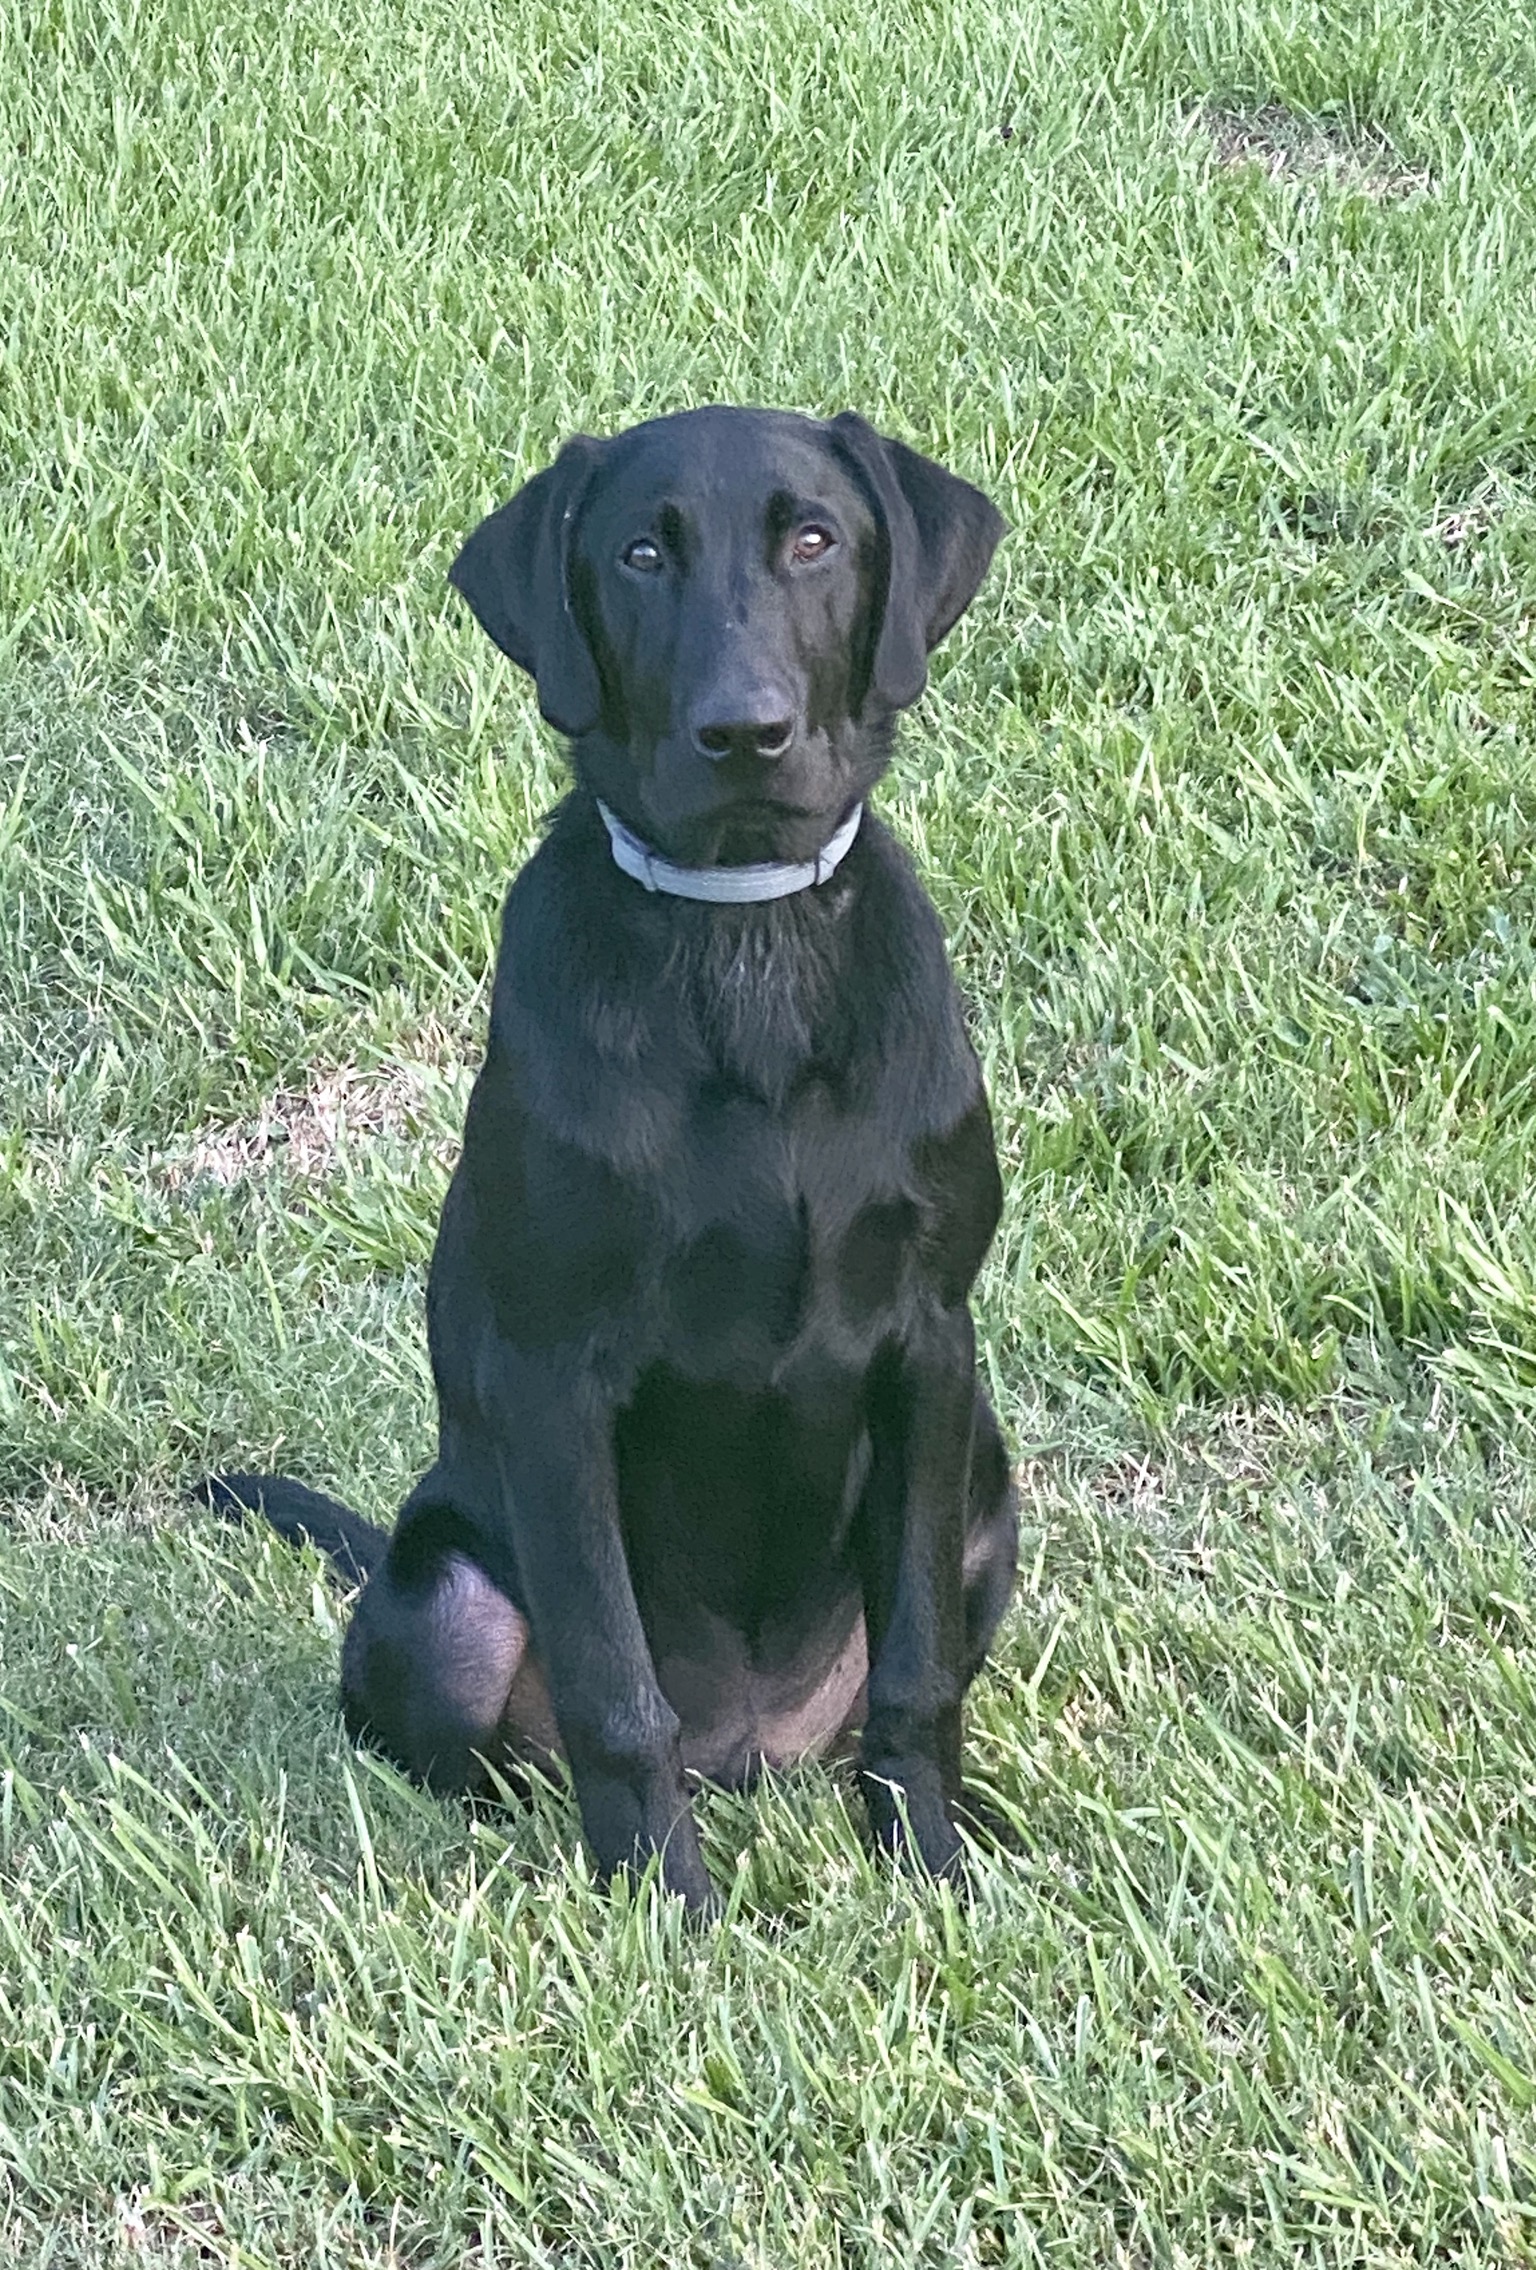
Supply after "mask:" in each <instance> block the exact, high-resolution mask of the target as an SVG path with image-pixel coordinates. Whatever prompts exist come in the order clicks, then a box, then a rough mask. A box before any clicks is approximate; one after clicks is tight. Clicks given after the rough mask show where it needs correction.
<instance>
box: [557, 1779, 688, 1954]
mask: <svg viewBox="0 0 1536 2270" xmlns="http://www.w3.org/2000/svg"><path fill="white" fill-rule="evenodd" d="M577 1793H578V1796H579V1798H580V1802H581V1818H582V1826H583V1827H584V1828H585V1830H586V1832H587V1842H588V1843H589V1844H590V1845H591V1847H592V1850H593V1853H594V1855H595V1857H596V1860H597V1864H598V1867H599V1868H600V1869H601V1870H602V1873H603V1875H604V1876H605V1877H606V1878H608V1879H609V1880H610V1881H611V1880H612V1879H613V1878H614V1877H617V1876H631V1877H633V1876H638V1875H639V1874H640V1873H641V1871H642V1870H643V1869H645V1868H646V1867H648V1866H649V1864H650V1863H651V1861H653V1860H655V1861H657V1862H658V1863H659V1866H658V1874H659V1876H660V1879H661V1885H662V1889H663V1890H664V1891H668V1892H673V1893H675V1894H676V1896H677V1897H678V1898H679V1899H680V1900H681V1901H682V1902H683V1905H684V1906H685V1907H686V1908H687V1910H688V1912H689V1914H690V1915H692V1916H696V1917H698V1918H699V1919H700V1920H704V1919H707V1918H708V1917H709V1916H711V1915H713V1914H714V1913H715V1912H716V1911H717V1909H718V1907H719V1899H718V1895H717V1894H716V1891H715V1887H714V1883H713V1880H712V1879H711V1877H710V1873H709V1870H708V1869H707V1868H706V1867H705V1865H704V1855H703V1853H702V1851H701V1850H700V1848H699V1832H698V1827H697V1824H696V1823H695V1821H694V1818H693V1808H692V1806H691V1805H690V1804H689V1802H688V1797H687V1793H686V1791H684V1790H682V1789H681V1788H680V1787H679V1788H677V1789H675V1790H674V1789H672V1788H670V1787H668V1788H667V1789H665V1790H659V1789H657V1790H648V1791H646V1790H640V1791H637V1790H636V1789H635V1787H634V1785H633V1783H632V1782H630V1781H628V1780H626V1779H624V1778H622V1777H620V1776H617V1775H614V1776H608V1775H604V1776H600V1777H599V1776H594V1775H592V1774H591V1773H588V1774H587V1775H586V1777H585V1779H584V1784H583V1783H578V1791H577Z"/></svg>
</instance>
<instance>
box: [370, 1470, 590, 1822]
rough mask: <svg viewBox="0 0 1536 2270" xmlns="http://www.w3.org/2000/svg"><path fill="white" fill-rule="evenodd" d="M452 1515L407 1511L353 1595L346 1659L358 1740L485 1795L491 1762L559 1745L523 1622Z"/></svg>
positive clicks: (440, 1780) (427, 1777)
mask: <svg viewBox="0 0 1536 2270" xmlns="http://www.w3.org/2000/svg"><path fill="white" fill-rule="evenodd" d="M466 1540H467V1533H466V1530H465V1527H464V1525H463V1523H462V1522H461V1521H460V1520H459V1519H458V1517H457V1516H456V1515H454V1514H453V1513H452V1512H449V1511H446V1510H445V1511H443V1512H442V1513H440V1514H439V1513H437V1512H436V1511H434V1510H431V1509H419V1510H413V1512H412V1516H411V1519H410V1521H409V1524H408V1526H406V1527H405V1528H404V1530H403V1531H397V1532H396V1534H395V1536H394V1538H393V1539H392V1540H391V1541H390V1545H389V1549H388V1551H387V1552H386V1553H385V1555H384V1557H383V1560H382V1561H381V1562H380V1564H379V1566H378V1568H377V1569H376V1570H375V1572H374V1574H373V1575H372V1576H371V1577H370V1578H369V1581H368V1583H367V1585H366V1587H365V1588H364V1590H363V1593H362V1596H361V1597H360V1599H359V1600H358V1603H357V1607H356V1610H355V1612H354V1614H353V1618H352V1622H351V1625H350V1627H349V1628H348V1631H347V1637H346V1643H345V1646H344V1647H343V1650H342V1659H341V1697H342V1709H343V1712H344V1715H345V1717H346V1722H347V1729H348V1732H349V1733H350V1734H351V1735H352V1736H353V1738H354V1739H355V1740H358V1741H365V1742H368V1743H370V1744H371V1745H372V1746H374V1747H376V1748H378V1749H381V1750H383V1751H384V1752H385V1753H386V1755H388V1756H389V1757H391V1758H393V1759H394V1761H395V1763H396V1764H397V1765H399V1766H400V1767H401V1768H402V1769H403V1770H404V1771H405V1772H406V1773H408V1774H410V1775H411V1776H412V1777H413V1778H414V1779H416V1780H418V1781H423V1782H425V1783H426V1784H427V1786H428V1787H429V1788H431V1789H435V1790H438V1791H440V1792H442V1793H444V1794H448V1793H450V1792H459V1793H463V1794H468V1795H488V1794H492V1793H493V1791H494V1783H493V1781H492V1779H491V1776H490V1775H489V1774H488V1773H487V1771H486V1767H487V1765H488V1764H489V1765H490V1766H492V1767H496V1768H501V1767H503V1766H504V1765H506V1763H507V1762H508V1761H509V1760H510V1759H512V1758H524V1759H526V1758H529V1757H534V1758H538V1757H541V1756H543V1757H548V1756H549V1755H551V1754H552V1753H553V1752H554V1751H555V1750H556V1749H557V1748H558V1746H559V1738H558V1735H557V1734H556V1731H555V1723H554V1715H553V1712H552V1711H551V1709H550V1705H549V1698H548V1693H547V1691H546V1689H545V1685H544V1680H543V1676H542V1674H541V1672H540V1670H539V1667H538V1664H537V1662H536V1660H535V1658H534V1656H533V1653H532V1650H531V1648H530V1645H529V1631H528V1624H527V1620H526V1619H525V1617H524V1616H523V1615H522V1614H521V1612H520V1611H519V1610H518V1609H517V1608H516V1607H515V1606H514V1605H513V1603H512V1601H511V1600H509V1599H508V1598H507V1595H506V1593H505V1592H504V1591H502V1589H501V1587H500V1586H499V1585H498V1584H496V1583H495V1582H494V1581H493V1580H492V1579H491V1578H490V1577H489V1576H487V1574H486V1573H485V1571H484V1569H483V1568H481V1567H480V1565H479V1563H478V1562H477V1561H476V1560H474V1559H472V1558H471V1557H470V1554H469V1552H468V1551H466V1550H465V1549H464V1548H465V1544H466Z"/></svg>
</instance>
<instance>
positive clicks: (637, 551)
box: [619, 536, 662, 575]
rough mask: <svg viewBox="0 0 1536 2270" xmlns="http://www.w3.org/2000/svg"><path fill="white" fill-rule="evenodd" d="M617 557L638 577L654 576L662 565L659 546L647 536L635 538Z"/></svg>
mask: <svg viewBox="0 0 1536 2270" xmlns="http://www.w3.org/2000/svg"><path fill="white" fill-rule="evenodd" d="M619 557H620V558H621V559H622V560H623V562H624V565H625V566H626V567H627V568H633V569H634V570H635V572H636V573H637V574H638V575H655V574H656V572H657V570H658V569H659V568H660V567H661V565H662V558H661V546H660V545H659V544H657V543H655V542H653V541H652V539H651V538H650V537H649V536H637V537H636V538H635V540H634V542H633V543H632V544H626V545H625V547H624V549H623V551H622V552H621V553H620V554H619Z"/></svg>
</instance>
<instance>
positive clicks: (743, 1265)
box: [659, 1085, 917, 1385]
mask: <svg viewBox="0 0 1536 2270" xmlns="http://www.w3.org/2000/svg"><path fill="white" fill-rule="evenodd" d="M901 1179H902V1178H901V1176H900V1174H899V1169H898V1164H897V1162H896V1161H895V1160H894V1159H886V1158H883V1157H882V1156H880V1154H879V1148H878V1146H876V1145H872V1144H871V1141H870V1137H869V1131H868V1130H867V1129H866V1130H864V1139H863V1141H862V1143H861V1141H860V1139H859V1135H858V1134H857V1133H856V1132H855V1130H854V1129H853V1128H852V1127H851V1126H849V1125H848V1124H846V1123H845V1124H843V1125H841V1126H840V1125H839V1124H838V1123H837V1121H836V1119H835V1118H834V1116H833V1114H832V1113H831V1112H830V1111H829V1109H828V1108H827V1106H826V1104H825V1102H824V1099H822V1098H820V1097H817V1096H812V1097H809V1098H803V1099H801V1100H800V1102H799V1103H798V1105H796V1106H792V1107H790V1108H788V1109H783V1110H774V1109H772V1108H770V1107H769V1106H768V1105H766V1104H765V1103H764V1102H763V1101H762V1100H761V1099H760V1098H758V1097H756V1096H752V1095H748V1094H744V1093H742V1092H741V1091H740V1090H733V1089H729V1088H726V1087H725V1086H724V1085H722V1086H721V1087H720V1088H719V1089H718V1090H717V1091H715V1092H713V1093H709V1094H705V1095H703V1096H701V1097H700V1099H699V1100H698V1102H697V1103H696V1105H695V1107H694V1109H693V1111H692V1113H691V1114H690V1117H689V1123H688V1129H687V1159H686V1166H685V1170H684V1172H683V1173H681V1174H680V1175H679V1176H678V1177H677V1178H676V1181H675V1183H674V1184H673V1186H672V1187H673V1191H674V1202H675V1206H676V1213H675V1215H674V1218H673V1220H672V1222H671V1223H670V1225H669V1229H670V1233H671V1234H670V1236H669V1239H668V1255H667V1259H666V1262H665V1264H664V1267H663V1270H662V1273H661V1281H660V1286H659V1291H660V1294H661V1301H662V1308H663V1315H664V1331H665V1337H666V1340H667V1343H668V1346H667V1354H668V1357H669V1360H671V1361H672V1362H673V1363H675V1364H677V1365H678V1367H679V1368H680V1369H681V1370H682V1371H683V1372H685V1373H686V1374H687V1375H689V1376H691V1377H694V1378H696V1379H697V1378H704V1379H729V1380H732V1381H734V1382H736V1383H738V1384H742V1385H746V1384H750V1383H752V1382H753V1381H756V1380H759V1379H761V1378H763V1377H764V1376H766V1375H769V1374H771V1373H772V1372H773V1371H774V1370H775V1369H776V1368H777V1367H778V1366H779V1365H780V1364H781V1363H782V1362H783V1361H784V1359H785V1358H786V1357H787V1356H788V1355H789V1354H790V1353H791V1351H793V1350H795V1349H796V1348H799V1347H802V1346H803V1345H804V1343H805V1342H806V1341H807V1340H808V1339H816V1340H818V1341H820V1342H822V1343H823V1344H824V1345H825V1346H826V1348H827V1350H828V1352H829V1353H830V1352H833V1351H836V1352H837V1353H839V1354H842V1355H845V1356H846V1357H847V1358H848V1359H849V1360H853V1361H858V1360H861V1358H862V1356H863V1353H864V1343H865V1340H866V1338H867V1336H868V1335H869V1332H870V1330H871V1326H872V1323H873V1321H874V1318H875V1314H876V1312H877V1311H878V1310H880V1309H882V1308H888V1307H889V1305H890V1303H891V1302H892V1301H893V1300H894V1299H895V1298H896V1297H897V1295H898V1293H899V1290H900V1288H901V1286H902V1284H903V1283H904V1281H905V1278H906V1274H907V1269H908V1263H909V1258H910V1250H911V1247H912V1244H913V1241H914V1238H915V1232H916V1221H917V1210H916V1208H915V1207H914V1206H913V1205H912V1204H911V1203H910V1202H909V1201H908V1200H907V1199H906V1198H905V1197H904V1196H903V1195H901V1193H900V1189H899V1187H898V1186H899V1183H900V1181H901Z"/></svg>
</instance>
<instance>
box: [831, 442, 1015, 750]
mask: <svg viewBox="0 0 1536 2270" xmlns="http://www.w3.org/2000/svg"><path fill="white" fill-rule="evenodd" d="M830 430H831V432H832V435H833V437H834V439H835V441H836V443H837V445H838V447H839V448H840V449H841V450H842V451H843V453H844V454H845V455H846V456H847V457H848V458H850V459H851V460H852V462H853V464H854V465H855V467H856V468H857V470H858V472H859V473H860V474H861V475H862V477H863V483H864V486H865V488H866V489H867V490H868V492H869V496H870V501H871V502H872V504H873V505H874V507H875V516H876V519H877V520H878V522H879V524H880V538H881V551H882V553H883V555H884V560H885V604H884V607H883V609H882V611H881V614H880V628H879V632H878V635H877V636H876V639H875V650H874V654H873V657H872V658H871V662H870V670H869V679H870V684H871V686H872V687H873V689H874V692H875V695H876V697H877V699H879V700H880V701H882V702H884V703H887V704H888V705H889V706H890V708H892V709H905V708H907V707H908V705H909V704H910V703H912V702H915V701H916V700H917V697H918V695H919V694H920V693H921V692H922V690H923V688H924V686H925V685H926V684H927V683H928V657H929V655H930V654H931V653H932V652H933V649H934V648H935V647H936V646H937V645H938V643H939V641H940V639H941V638H943V636H944V634H945V633H946V631H949V630H952V629H953V627H954V625H955V624H956V623H957V622H958V621H959V620H960V617H961V616H962V615H963V614H964V613H965V610H966V608H967V607H968V606H969V605H970V603H971V601H972V600H973V599H974V598H975V596H976V594H977V592H978V591H979V590H980V588H981V579H982V577H983V576H984V575H985V574H986V572H987V569H988V567H989V566H990V565H991V561H992V554H993V553H994V552H995V551H996V549H997V546H998V542H999V539H1000V538H1001V536H1002V534H1003V531H1004V529H1005V528H1006V527H1007V522H1006V521H1005V520H1004V518H1003V516H1002V514H1001V513H1000V512H999V511H998V510H997V507H996V506H995V505H994V504H993V503H992V502H991V500H990V498H988V497H984V496H983V495H982V493H981V491H980V489H973V488H972V486H971V484H970V482H969V481H962V480H961V479H960V478H959V477H958V475H956V474H954V473H948V472H946V471H945V469H944V467H943V466H942V465H935V464H934V462H933V460H932V458H930V457H919V455H918V453H917V451H916V450H915V449H908V447H907V445H906V443H905V442H902V441H889V440H887V439H886V437H885V436H884V435H883V434H878V433H876V431H875V429H874V427H873V426H871V425H869V424H867V423H866V421H865V420H864V419H863V418H861V417H859V416H858V415H857V414H856V413H855V412H854V411H852V410H845V411H844V412H843V414H842V415H841V417H837V418H834V419H833V420H832V422H831V428H830Z"/></svg>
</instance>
